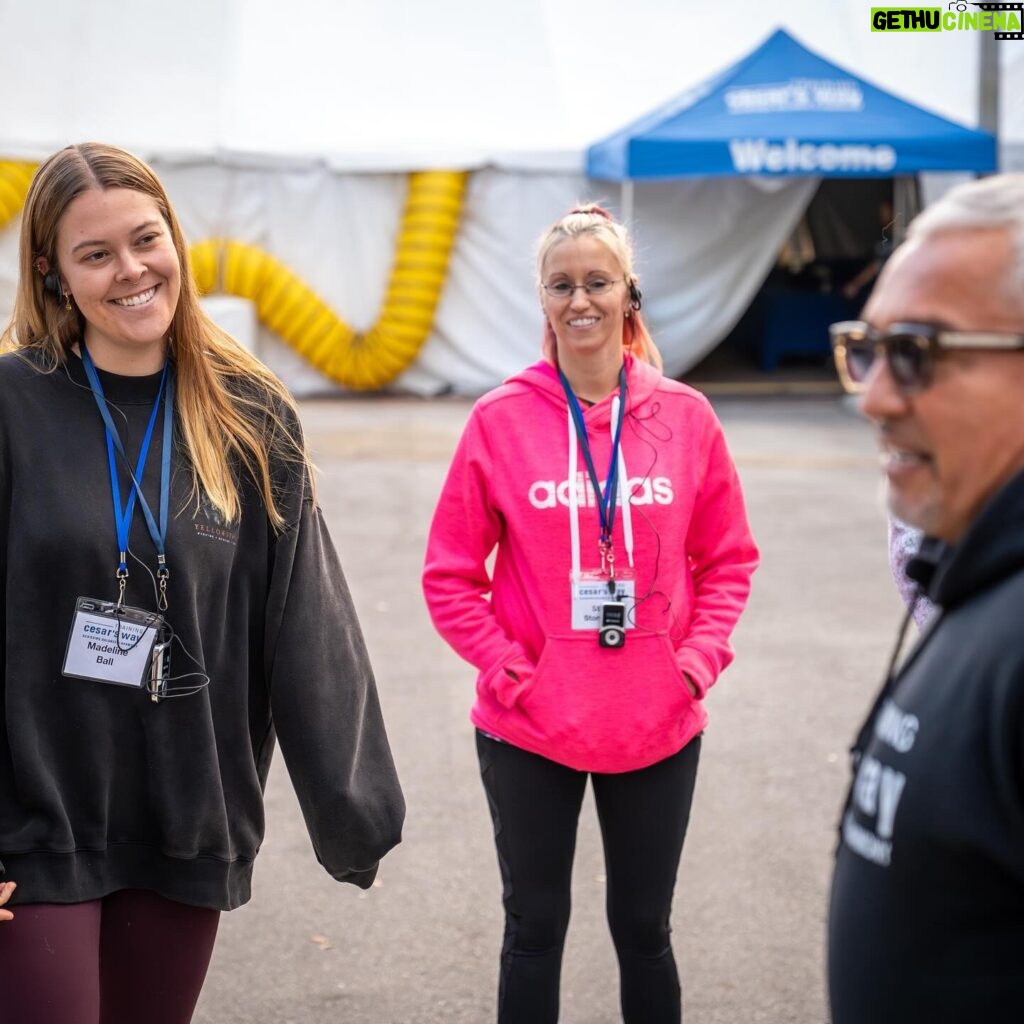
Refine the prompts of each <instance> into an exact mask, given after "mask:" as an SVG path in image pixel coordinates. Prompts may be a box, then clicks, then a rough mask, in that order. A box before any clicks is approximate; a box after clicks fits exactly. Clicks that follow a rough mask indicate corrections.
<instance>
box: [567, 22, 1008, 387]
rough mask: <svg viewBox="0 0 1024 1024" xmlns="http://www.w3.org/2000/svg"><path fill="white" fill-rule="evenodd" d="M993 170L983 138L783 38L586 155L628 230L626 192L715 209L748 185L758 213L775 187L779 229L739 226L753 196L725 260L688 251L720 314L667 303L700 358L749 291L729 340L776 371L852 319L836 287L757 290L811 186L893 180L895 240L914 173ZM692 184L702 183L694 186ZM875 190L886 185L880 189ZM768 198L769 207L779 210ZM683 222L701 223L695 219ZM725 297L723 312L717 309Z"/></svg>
mask: <svg viewBox="0 0 1024 1024" xmlns="http://www.w3.org/2000/svg"><path fill="white" fill-rule="evenodd" d="M996 166H997V157H996V140H995V138H994V137H993V136H992V135H990V134H989V133H987V132H984V131H977V130H974V129H971V128H965V127H963V126H962V125H959V124H956V123H954V122H952V121H948V120H946V119H945V118H942V117H939V116H937V115H935V114H932V113H929V112H928V111H926V110H922V109H921V108H919V107H916V106H914V105H913V104H912V103H908V102H906V101H904V100H901V99H899V98H897V97H896V96H893V95H891V94H890V93H887V92H885V91H884V90H882V89H879V88H877V87H876V86H873V85H871V84H869V83H868V82H865V81H864V80H863V79H860V78H858V77H857V76H856V75H853V74H851V73H850V72H848V71H846V70H845V69H843V68H840V67H838V66H837V65H835V64H832V63H831V62H829V61H827V60H825V59H824V58H822V57H819V56H818V55H817V54H815V53H812V52H811V51H810V50H808V49H806V48H805V47H804V46H803V45H801V44H800V43H799V42H797V40H796V39H794V38H793V37H792V36H791V35H789V34H788V33H787V32H785V31H783V30H781V29H779V30H777V31H776V32H774V33H773V34H772V35H771V36H770V37H769V38H768V39H767V40H766V41H765V42H764V43H762V44H761V45H760V46H759V47H758V48H757V49H756V50H754V52H753V53H751V54H750V55H749V56H747V57H745V58H743V59H742V60H740V61H739V62H738V63H736V64H734V65H732V66H731V67H729V68H727V69H726V70H725V71H723V72H721V73H720V74H718V75H716V76H714V77H713V78H711V79H709V80H707V81H706V82H704V83H702V84H700V85H698V86H696V87H695V88H692V89H689V90H687V91H686V92H684V93H682V94H681V95H679V96H677V97H675V98H674V99H672V100H671V101H669V102H668V103H666V104H664V105H663V106H661V107H659V108H658V109H656V110H654V111H652V112H651V113H649V114H647V115H646V116H644V117H642V118H640V119H639V120H637V121H634V122H633V123H632V124H629V125H627V126H626V127H624V128H622V129H621V130H619V131H617V132H615V133H614V134H612V135H610V136H609V137H607V138H606V139H603V140H602V141H600V142H597V143H595V144H594V145H592V146H590V147H589V149H588V150H587V154H586V172H587V175H588V177H590V178H592V179H597V180H601V181H614V182H620V183H621V185H622V214H623V217H624V219H626V220H627V221H628V220H632V216H633V183H634V182H638V183H640V184H643V183H650V184H649V186H648V188H647V189H645V191H644V195H645V197H647V198H648V201H650V197H649V194H650V193H654V192H656V191H657V189H659V188H664V187H665V186H664V185H657V184H655V183H658V182H669V181H672V180H676V179H687V180H684V181H681V182H680V186H681V187H682V186H687V187H690V188H693V189H696V188H698V187H699V188H700V189H702V193H701V194H700V196H699V198H697V200H696V203H695V205H697V204H702V205H707V202H708V197H707V195H706V194H705V193H707V190H708V189H710V188H712V187H715V188H717V192H716V193H714V194H715V196H716V198H718V199H719V200H720V201H722V205H723V206H728V203H727V202H724V200H725V199H726V197H727V196H730V195H731V196H737V195H747V194H749V192H750V191H751V189H752V188H753V187H755V186H756V187H759V188H762V189H768V191H767V192H765V198H764V203H768V202H769V199H768V196H769V194H770V193H771V190H772V189H773V188H774V189H780V188H781V189H785V190H789V191H790V192H791V194H793V195H795V196H797V197H798V199H797V205H791V206H790V208H789V211H790V212H789V219H788V220H786V219H785V216H784V215H782V219H777V220H776V221H775V222H774V224H770V223H768V222H767V219H766V220H765V221H764V222H763V223H762V225H761V228H760V230H759V231H756V232H755V231H753V230H752V229H751V227H750V224H751V221H752V220H753V217H752V212H753V211H754V210H755V209H756V203H755V202H754V201H753V200H749V201H748V203H747V207H746V219H743V220H740V219H739V218H734V220H733V221H731V222H730V221H727V220H725V219H723V220H722V221H721V233H720V234H719V236H718V245H719V249H720V250H721V249H722V248H724V247H725V246H726V245H728V244H729V243H730V242H731V243H732V246H731V248H730V252H729V254H728V255H727V256H726V255H723V253H722V252H721V251H719V252H714V251H711V250H709V249H705V250H704V251H701V250H700V249H695V250H691V252H690V254H689V255H690V261H689V264H688V268H692V270H693V272H699V273H703V274H704V281H705V288H704V291H705V298H704V301H705V302H706V303H707V302H711V303H713V304H717V307H718V308H719V312H718V314H717V316H716V317H715V318H714V319H712V316H711V314H705V315H703V317H702V316H701V315H700V314H699V312H698V311H694V307H695V305H696V300H694V301H692V302H689V303H687V302H686V301H685V296H683V295H680V296H678V297H677V302H676V305H677V306H678V307H679V308H680V309H681V310H682V311H684V312H686V311H690V314H691V316H692V321H693V325H694V326H693V334H694V337H696V338H698V339H699V340H698V342H696V343H695V345H694V353H695V355H698V356H699V355H700V354H701V353H707V352H709V351H710V350H711V348H713V347H714V345H715V344H717V342H718V341H720V340H721V339H722V338H723V337H725V336H726V334H728V333H729V331H730V330H731V329H732V328H733V327H734V326H735V325H736V323H737V321H739V320H740V316H741V314H742V312H743V310H744V309H745V308H746V307H747V306H748V305H749V303H750V301H751V299H752V298H753V297H754V295H755V294H757V295H758V298H757V300H756V302H755V305H754V307H752V308H751V310H750V311H748V314H746V315H744V317H743V320H742V322H741V325H740V330H741V331H744V330H745V331H746V332H747V334H746V335H745V336H746V337H747V347H750V346H751V345H753V344H756V345H757V347H758V355H759V361H760V366H761V369H762V370H770V369H772V368H774V366H775V365H776V363H777V360H778V358H779V356H780V355H789V354H801V353H802V354H819V353H820V354H825V353H827V351H828V344H827V335H826V332H825V330H824V326H823V325H824V324H827V323H828V322H829V321H830V320H839V319H843V318H844V317H845V316H850V315H853V314H854V313H855V312H856V309H857V307H856V306H855V304H853V303H851V301H850V300H849V299H848V298H844V296H843V295H842V289H841V288H840V287H832V286H831V285H829V286H824V287H821V288H815V289H813V290H804V291H801V292H797V291H794V290H792V289H791V288H787V287H784V286H782V285H779V286H778V287H776V284H777V283H778V282H777V279H776V275H772V278H771V279H770V280H769V282H768V285H767V286H765V287H763V288H762V283H763V282H764V281H765V277H766V275H769V273H770V271H771V270H772V268H773V266H774V265H775V260H776V256H777V253H778V247H779V245H780V244H781V243H782V242H783V241H784V240H785V238H786V237H787V234H788V232H790V231H792V230H793V228H794V227H795V224H794V221H793V219H792V218H793V217H794V216H796V217H799V215H800V214H799V210H800V209H802V208H803V207H802V206H800V205H799V196H801V195H802V196H803V197H804V198H803V200H802V202H803V206H806V203H807V201H809V200H810V198H811V196H812V195H813V194H814V192H815V190H816V188H817V185H818V182H819V181H820V179H822V178H830V179H831V178H840V179H842V178H845V179H876V181H877V180H878V179H889V180H890V181H892V180H895V183H896V185H895V187H891V188H890V190H889V192H888V194H889V195H890V196H893V195H894V198H895V214H896V215H895V218H894V220H895V228H896V230H895V231H894V232H887V234H888V233H893V234H895V235H896V240H897V241H898V240H899V237H900V235H901V234H902V228H903V226H904V225H905V224H906V223H907V222H908V220H909V219H910V217H911V216H912V214H913V212H914V209H913V206H914V201H913V200H912V199H910V198H909V197H911V196H913V195H914V193H915V187H914V183H913V179H912V177H911V176H913V175H915V174H917V173H918V172H921V171H974V172H988V171H994V170H995V169H996ZM700 179H707V180H706V181H705V182H704V183H703V185H701V184H700V181H699V180H700ZM730 179H731V181H732V183H734V184H731V183H730ZM766 179H775V181H774V183H772V182H770V181H767V180H766ZM786 182H789V183H790V184H786ZM868 184H869V183H867V182H862V183H861V185H860V186H855V185H854V184H853V183H852V182H851V183H850V184H849V185H844V186H840V185H839V184H838V183H837V184H836V185H835V187H834V188H833V191H832V193H831V194H832V195H835V194H836V191H839V192H841V191H842V189H843V188H845V189H856V188H861V189H862V191H863V188H864V187H865V186H867V185H868ZM877 187H884V183H883V182H881V181H878V186H877ZM731 189H735V190H736V191H730V190H731ZM778 195H779V194H778V193H776V194H775V198H774V200H773V201H776V202H778V201H779V199H778ZM712 201H714V200H712ZM876 207H877V203H875V204H874V205H872V206H871V207H870V209H871V212H872V216H866V213H867V210H866V209H862V210H861V211H860V220H861V221H862V222H863V221H870V222H871V223H873V222H874V219H875V218H874V216H873V214H874V210H875V208H876ZM693 216H694V217H700V216H701V214H700V212H699V210H695V211H694V213H693ZM650 226H651V227H652V229H654V230H656V226H654V225H650ZM876 230H880V229H876ZM815 248H816V249H817V246H816V247H815ZM716 257H717V258H718V259H719V262H720V265H721V266H725V261H726V260H727V259H732V260H735V261H737V265H740V264H742V272H740V271H736V272H735V273H734V275H733V277H734V279H735V280H733V281H730V287H731V291H727V289H726V288H725V287H718V288H717V290H716V287H715V281H713V280H709V278H710V272H709V271H708V270H707V268H706V264H707V262H708V261H709V260H710V259H712V258H716ZM861 264H862V265H864V262H863V260H862V261H861ZM833 266H838V263H836V264H833ZM722 273H723V275H724V273H725V271H723V272H722ZM837 284H841V281H839V282H837ZM690 286H691V285H690V280H689V278H688V279H687V286H686V287H687V288H689V287H690ZM759 289H760V292H759ZM726 299H727V301H728V304H729V309H728V312H725V311H724V310H723V309H722V304H723V301H725V300H726ZM702 332H703V333H702Z"/></svg>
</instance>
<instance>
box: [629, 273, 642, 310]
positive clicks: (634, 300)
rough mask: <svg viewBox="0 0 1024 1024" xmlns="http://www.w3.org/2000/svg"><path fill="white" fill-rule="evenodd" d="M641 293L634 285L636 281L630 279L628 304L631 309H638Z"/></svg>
mask: <svg viewBox="0 0 1024 1024" xmlns="http://www.w3.org/2000/svg"><path fill="white" fill-rule="evenodd" d="M642 299H643V295H642V294H641V292H640V289H639V288H637V286H636V281H634V280H632V279H630V282H629V304H630V306H631V307H632V308H633V309H636V310H639V309H640V305H641V300H642Z"/></svg>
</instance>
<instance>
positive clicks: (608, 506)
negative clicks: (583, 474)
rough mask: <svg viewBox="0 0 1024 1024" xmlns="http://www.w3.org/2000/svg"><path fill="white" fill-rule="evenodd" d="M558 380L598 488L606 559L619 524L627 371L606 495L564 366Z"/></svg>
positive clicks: (622, 374)
mask: <svg viewBox="0 0 1024 1024" xmlns="http://www.w3.org/2000/svg"><path fill="white" fill-rule="evenodd" d="M558 379H559V380H560V381H561V382H562V388H563V389H564V391H565V397H566V401H568V403H569V412H570V414H571V415H572V422H573V425H574V426H575V427H576V437H577V439H578V440H579V443H580V449H581V450H582V452H583V458H584V461H585V462H586V464H587V472H588V473H589V474H590V482H591V484H592V485H593V487H594V496H595V497H596V498H597V515H598V518H599V520H600V522H601V554H602V556H603V555H604V554H605V552H606V551H608V550H609V549H610V548H611V546H612V527H614V525H615V496H616V492H617V491H618V489H619V488H618V483H619V441H620V439H621V437H622V420H623V416H624V413H625V410H626V368H625V366H623V367H622V369H621V370H620V371H619V419H618V422H617V423H616V424H615V435H614V437H613V438H612V455H611V462H610V463H609V465H608V473H607V476H606V477H605V489H604V491H603V492H602V490H601V482H600V480H599V479H598V476H597V470H596V469H595V468H594V457H593V455H592V454H591V452H590V439H589V438H588V437H587V425H586V423H584V421H583V410H582V409H581V408H580V403H579V400H578V399H577V398H576V395H575V394H573V390H572V388H571V387H570V385H569V381H568V380H567V379H566V376H565V374H564V373H563V372H562V369H561V367H559V370H558ZM569 486H570V487H575V486H576V484H575V481H572V480H570V481H569Z"/></svg>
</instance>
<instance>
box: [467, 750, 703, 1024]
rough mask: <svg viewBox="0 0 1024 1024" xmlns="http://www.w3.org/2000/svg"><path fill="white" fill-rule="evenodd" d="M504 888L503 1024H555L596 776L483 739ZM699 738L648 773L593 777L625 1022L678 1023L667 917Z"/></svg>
mask: <svg viewBox="0 0 1024 1024" xmlns="http://www.w3.org/2000/svg"><path fill="white" fill-rule="evenodd" d="M477 753H478V754H479V757H480V772H481V776H482V778H483V783H484V789H485V790H486V792H487V800H488V803H489V804H490V808H491V817H492V819H493V821H494V839H495V845H496V846H497V848H498V864H499V866H500V868H501V878H502V882H503V885H504V892H503V896H502V899H503V902H504V905H505V941H504V945H503V947H502V953H501V973H500V979H499V983H498V1022H499V1024H555V1022H556V1021H557V1020H558V988H559V978H560V975H561V970H562V949H563V947H564V945H565V934H566V930H567V928H568V925H569V908H570V881H571V877H572V861H573V854H574V853H575V849H576V826H577V822H578V820H579V812H580V806H581V805H582V803H583V794H584V790H585V789H586V785H587V773H586V772H578V771H574V770H573V769H572V768H566V767H564V766H563V765H560V764H556V763H555V762H554V761H549V760H547V759H546V758H543V757H540V756H538V755H537V754H530V753H527V752H526V751H525V750H520V749H519V748H518V747H514V746H512V745H511V744H509V743H500V742H497V741H495V740H492V739H490V738H488V737H487V736H484V735H482V734H481V733H479V732H478V733H477ZM699 756H700V737H699V736H698V737H696V738H695V739H694V740H692V741H691V742H690V743H689V744H688V745H687V746H685V747H684V748H683V749H682V750H681V751H679V753H677V754H673V755H672V756H671V757H668V758H665V760H664V761H659V762H658V763H657V764H653V765H651V766H650V767H648V768H642V769H640V770H639V771H635V772H624V773H622V774H616V775H600V774H597V773H594V774H593V775H592V776H591V777H592V778H593V783H594V799H595V801H596V803H597V814H598V818H599V820H600V823H601V835H602V838H603V840H604V856H605V866H606V872H607V876H608V889H607V913H608V924H609V926H610V928H611V933H612V940H613V941H614V943H615V951H616V953H617V955H618V960H619V976H620V986H621V1002H622V1016H623V1020H624V1021H625V1024H679V1021H680V1020H681V1019H682V1011H681V1001H680V990H679V976H678V973H677V971H676V964H675V958H674V957H673V955H672V944H671V941H670V938H669V935H670V931H671V929H670V928H669V915H670V913H671V909H672V890H673V888H674V886H675V880H676V871H677V870H678V867H679V857H680V854H681V853H682V849H683V839H684V837H685V836H686V826H687V823H688V822H689V819H690V804H691V802H692V800H693V786H694V782H695V780H696V777H697V761H698V758H699Z"/></svg>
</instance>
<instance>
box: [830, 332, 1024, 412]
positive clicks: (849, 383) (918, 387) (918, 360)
mask: <svg viewBox="0 0 1024 1024" xmlns="http://www.w3.org/2000/svg"><path fill="white" fill-rule="evenodd" d="M828 333H829V336H830V337H831V339H832V354H833V355H834V356H835V360H836V370H837V371H838V372H839V379H840V380H841V381H842V384H843V387H844V388H845V390H846V391H848V392H850V393H851V394H857V393H858V392H861V391H863V390H864V382H865V381H866V380H867V377H868V374H869V373H870V372H871V367H872V366H874V363H875V360H876V359H877V358H878V355H879V353H881V354H883V355H884V356H885V363H886V366H887V367H888V369H889V374H890V375H891V377H892V379H893V380H894V381H895V382H896V386H897V387H898V388H899V389H900V390H901V391H902V392H903V393H904V394H914V393H916V392H918V391H923V390H924V389H925V388H926V387H928V385H929V384H931V382H932V374H933V372H934V369H935V360H936V359H937V358H938V356H939V353H940V352H941V350H943V349H956V348H962V349H1017V348H1024V334H1004V333H1001V332H996V331H946V330H943V329H942V328H941V327H936V326H935V324H918V323H899V324H891V325H890V326H889V329H888V330H887V331H885V332H881V331H876V330H875V329H874V328H873V327H872V326H871V325H870V324H866V323H864V321H863V320H843V321H842V322H841V323H838V324H832V326H831V327H829V329H828Z"/></svg>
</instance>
